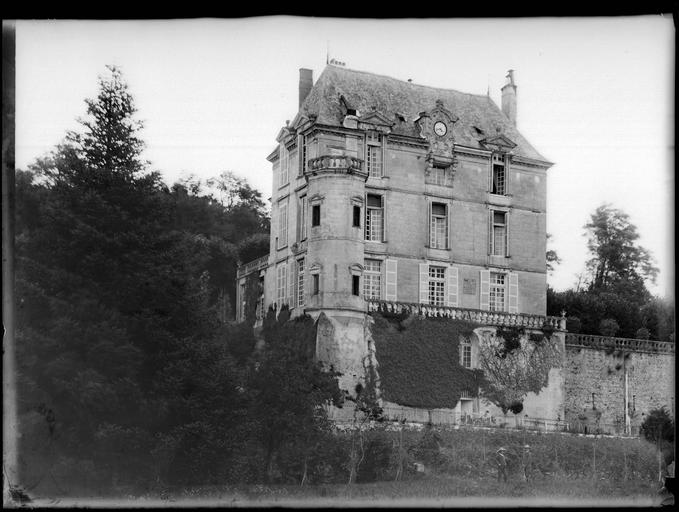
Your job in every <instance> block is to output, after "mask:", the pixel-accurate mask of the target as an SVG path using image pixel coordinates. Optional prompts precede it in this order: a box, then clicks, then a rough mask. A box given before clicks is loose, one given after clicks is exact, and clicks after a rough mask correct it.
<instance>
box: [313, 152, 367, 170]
mask: <svg viewBox="0 0 679 512" xmlns="http://www.w3.org/2000/svg"><path fill="white" fill-rule="evenodd" d="M319 171H334V172H353V173H364V172H365V171H364V170H363V160H361V159H360V158H356V157H355V156H349V155H323V156H319V157H316V158H312V159H310V160H309V162H308V164H307V169H306V171H305V174H306V173H311V174H313V173H316V172H319Z"/></svg>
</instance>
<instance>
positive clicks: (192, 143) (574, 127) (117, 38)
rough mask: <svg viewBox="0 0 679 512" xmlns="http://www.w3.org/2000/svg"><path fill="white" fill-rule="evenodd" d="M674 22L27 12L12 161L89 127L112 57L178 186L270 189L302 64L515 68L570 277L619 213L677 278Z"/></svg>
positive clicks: (477, 71) (563, 282) (662, 287)
mask: <svg viewBox="0 0 679 512" xmlns="http://www.w3.org/2000/svg"><path fill="white" fill-rule="evenodd" d="M674 34H675V32H674V26H673V23H672V17H671V15H667V16H642V17H611V18H533V19H528V18H524V19H521V18H516V19H513V18H504V19H478V20H474V19H445V20H443V19H432V20H358V19H332V18H328V19H324V18H300V17H265V18H249V19H239V20H177V21H82V20H80V21H19V22H17V31H16V165H17V168H26V167H27V165H28V164H29V163H31V162H32V161H33V160H35V158H36V157H39V156H41V155H43V154H45V153H46V152H47V151H49V150H50V149H51V148H52V147H54V145H55V144H57V143H58V142H60V141H61V140H62V138H63V136H64V134H65V132H66V130H69V129H74V128H77V127H78V124H77V122H76V117H78V116H82V115H84V114H85V103H84V99H85V98H90V97H94V96H95V95H96V92H97V76H98V75H100V74H103V73H104V72H105V66H106V65H107V64H115V65H118V66H120V67H121V69H122V71H123V74H124V77H125V79H126V80H127V82H128V84H129V86H130V91H131V93H132V94H133V96H134V97H135V100H136V105H137V107H138V109H139V115H138V117H139V118H140V119H142V120H144V121H145V129H144V132H143V138H144V139H145V141H146V143H147V150H146V155H145V156H146V158H148V159H149V160H151V162H152V165H153V168H154V169H156V170H158V171H160V172H161V173H163V175H164V176H165V177H166V180H167V181H168V183H171V182H173V181H174V180H176V179H177V178H178V177H180V176H181V175H182V174H188V173H194V174H196V175H198V176H202V177H211V176H216V175H217V174H219V173H220V172H221V171H223V170H232V171H234V172H235V173H237V174H239V175H241V176H244V177H246V178H247V179H248V180H249V181H250V183H251V184H252V185H253V186H255V187H256V188H258V189H259V190H261V191H262V193H263V195H264V197H265V198H268V197H270V196H271V168H270V165H269V163H268V162H267V161H266V159H265V157H266V156H267V155H268V154H269V152H270V151H271V150H272V149H273V148H274V147H275V144H276V141H275V137H276V135H277V133H278V131H279V130H280V128H281V127H282V126H283V125H284V124H285V120H286V119H290V120H291V119H292V118H293V117H294V115H295V113H296V111H297V100H298V96H297V95H298V77H299V68H302V67H305V68H310V69H313V71H314V80H315V79H316V78H317V77H318V76H319V75H320V73H321V71H322V70H323V68H324V67H325V63H326V55H327V53H328V50H329V55H330V57H331V58H335V59H337V60H340V61H343V62H345V63H346V66H347V67H348V68H352V69H357V70H363V71H371V72H374V73H378V74H384V75H389V76H392V77H395V78H398V79H402V80H407V79H409V78H411V79H412V80H413V81H414V82H415V83H418V84H422V85H429V86H434V87H442V88H450V89H456V90H459V91H463V92H469V93H475V94H485V93H486V91H487V90H488V88H490V95H491V97H492V98H493V99H494V100H495V102H496V103H498V104H499V103H500V87H501V86H502V85H503V84H504V79H505V75H506V72H507V70H508V69H514V70H515V81H516V84H517V85H518V92H517V95H518V116H517V117H518V128H519V130H520V131H521V132H522V133H523V134H524V136H525V137H526V138H527V139H528V140H529V141H530V142H531V144H532V145H533V146H534V147H535V148H536V149H537V150H538V151H539V152H540V153H542V154H543V155H544V156H545V157H546V158H547V159H548V160H549V161H551V162H554V164H555V165H554V166H553V167H552V168H551V169H550V170H549V171H548V197H547V208H548V213H547V231H548V232H549V233H551V234H552V242H551V244H550V247H551V248H553V249H555V250H556V251H557V253H558V255H559V256H560V257H561V258H562V260H563V262H562V263H561V265H559V266H558V267H557V270H556V272H554V274H553V275H552V276H549V277H548V282H549V283H550V285H551V286H552V287H554V288H556V289H557V290H563V289H566V288H569V287H572V286H573V284H574V283H575V281H576V275H577V274H578V273H579V272H581V271H582V270H583V268H584V264H585V261H586V259H587V249H586V245H585V238H584V236H583V231H584V230H583V225H584V224H586V223H587V221H588V219H589V216H590V214H591V213H592V212H593V211H594V210H595V209H596V207H597V206H599V205H600V204H602V203H604V202H610V203H612V204H613V205H614V206H615V207H617V208H620V209H622V210H624V211H625V212H626V213H628V214H629V215H630V217H631V221H632V222H633V223H634V224H635V225H636V226H637V227H638V229H639V232H640V234H641V238H640V241H639V243H640V244H641V245H643V246H644V247H646V248H648V249H649V250H650V251H651V252H652V253H653V255H654V257H655V259H656V261H657V264H658V266H659V267H660V270H661V272H660V276H659V278H658V283H657V285H656V286H651V287H650V288H651V290H652V291H653V292H654V293H658V294H660V295H672V296H673V288H674V225H673V223H674V146H673V144H674V131H673V130H674V128H673V127H674V115H673V113H674Z"/></svg>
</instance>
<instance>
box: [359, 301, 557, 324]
mask: <svg viewBox="0 0 679 512" xmlns="http://www.w3.org/2000/svg"><path fill="white" fill-rule="evenodd" d="M366 305H367V309H368V312H370V313H372V312H377V313H379V312H387V313H396V314H399V313H404V312H408V313H410V314H411V315H413V314H414V315H422V316H425V317H438V318H453V319H456V320H465V321H467V322H473V323H477V324H482V325H493V326H502V327H525V328H529V329H542V328H543V327H544V326H548V327H551V328H553V329H555V330H557V331H565V330H566V318H565V317H557V316H542V315H528V314H525V313H502V312H498V311H482V310H480V309H466V308H456V307H451V306H432V305H429V304H417V303H413V302H392V301H387V300H377V299H366Z"/></svg>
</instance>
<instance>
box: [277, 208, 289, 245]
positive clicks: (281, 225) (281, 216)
mask: <svg viewBox="0 0 679 512" xmlns="http://www.w3.org/2000/svg"><path fill="white" fill-rule="evenodd" d="M286 245H288V203H287V202H281V203H279V204H278V248H279V249H280V248H281V247H285V246H286Z"/></svg>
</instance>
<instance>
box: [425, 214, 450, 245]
mask: <svg viewBox="0 0 679 512" xmlns="http://www.w3.org/2000/svg"><path fill="white" fill-rule="evenodd" d="M430 220H431V231H430V239H429V242H430V245H431V247H432V248H434V249H447V248H448V216H447V215H446V205H445V204H442V203H432V204H431V219H430Z"/></svg>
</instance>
